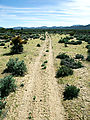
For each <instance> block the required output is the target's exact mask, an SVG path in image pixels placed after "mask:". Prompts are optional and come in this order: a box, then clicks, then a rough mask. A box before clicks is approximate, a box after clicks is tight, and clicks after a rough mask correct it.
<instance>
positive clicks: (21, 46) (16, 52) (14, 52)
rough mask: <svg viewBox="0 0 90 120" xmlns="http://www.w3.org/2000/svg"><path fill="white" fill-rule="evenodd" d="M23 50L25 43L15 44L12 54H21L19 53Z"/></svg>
mask: <svg viewBox="0 0 90 120" xmlns="http://www.w3.org/2000/svg"><path fill="white" fill-rule="evenodd" d="M22 52H23V45H22V44H20V45H18V44H17V45H14V46H13V47H12V48H11V54H19V53H22Z"/></svg>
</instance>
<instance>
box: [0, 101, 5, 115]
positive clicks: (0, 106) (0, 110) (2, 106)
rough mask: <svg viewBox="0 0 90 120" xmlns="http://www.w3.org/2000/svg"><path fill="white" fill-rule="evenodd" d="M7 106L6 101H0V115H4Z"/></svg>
mask: <svg viewBox="0 0 90 120" xmlns="http://www.w3.org/2000/svg"><path fill="white" fill-rule="evenodd" d="M5 105H6V101H4V102H3V101H1V100H0V115H1V113H2V109H3V108H5Z"/></svg>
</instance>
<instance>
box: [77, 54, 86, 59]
mask: <svg viewBox="0 0 90 120" xmlns="http://www.w3.org/2000/svg"><path fill="white" fill-rule="evenodd" d="M75 59H82V60H83V59H84V56H83V55H81V54H76V55H75Z"/></svg>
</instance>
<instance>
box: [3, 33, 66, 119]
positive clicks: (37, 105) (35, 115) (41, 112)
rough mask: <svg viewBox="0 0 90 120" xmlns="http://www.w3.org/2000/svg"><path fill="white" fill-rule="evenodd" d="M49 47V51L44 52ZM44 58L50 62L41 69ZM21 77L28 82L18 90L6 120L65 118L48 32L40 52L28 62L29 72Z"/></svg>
mask: <svg viewBox="0 0 90 120" xmlns="http://www.w3.org/2000/svg"><path fill="white" fill-rule="evenodd" d="M47 48H48V50H49V52H48V53H46V52H45V51H46V49H47ZM44 54H46V57H45V56H44ZM44 58H46V59H47V61H48V63H47V65H46V67H47V68H46V69H45V70H42V68H41V64H42V60H44ZM28 59H29V56H28ZM20 79H22V81H23V82H25V86H24V87H23V88H22V90H21V89H20V88H19V89H18V90H17V91H16V95H15V97H14V100H13V104H12V105H11V106H10V110H9V111H8V113H7V116H6V118H5V119H4V120H28V119H29V118H28V117H31V118H30V119H31V120H64V115H65V112H64V108H63V106H62V104H61V101H60V93H58V92H59V90H58V84H57V79H56V78H55V70H54V61H53V51H52V43H51V38H50V36H49V35H48V33H46V40H45V43H44V44H43V46H42V48H41V51H40V53H39V56H38V57H37V58H36V60H35V61H33V62H32V63H30V64H29V66H28V74H27V75H26V76H25V77H23V78H20Z"/></svg>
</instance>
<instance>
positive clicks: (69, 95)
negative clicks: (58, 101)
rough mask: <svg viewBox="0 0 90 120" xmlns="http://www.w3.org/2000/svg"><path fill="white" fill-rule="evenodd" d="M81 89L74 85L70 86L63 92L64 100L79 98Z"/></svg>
mask: <svg viewBox="0 0 90 120" xmlns="http://www.w3.org/2000/svg"><path fill="white" fill-rule="evenodd" d="M79 91H80V89H79V88H77V87H76V86H73V85H70V86H69V85H68V86H66V87H65V91H64V92H63V95H64V99H65V100H66V99H68V100H70V99H73V98H77V97H78V94H79Z"/></svg>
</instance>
